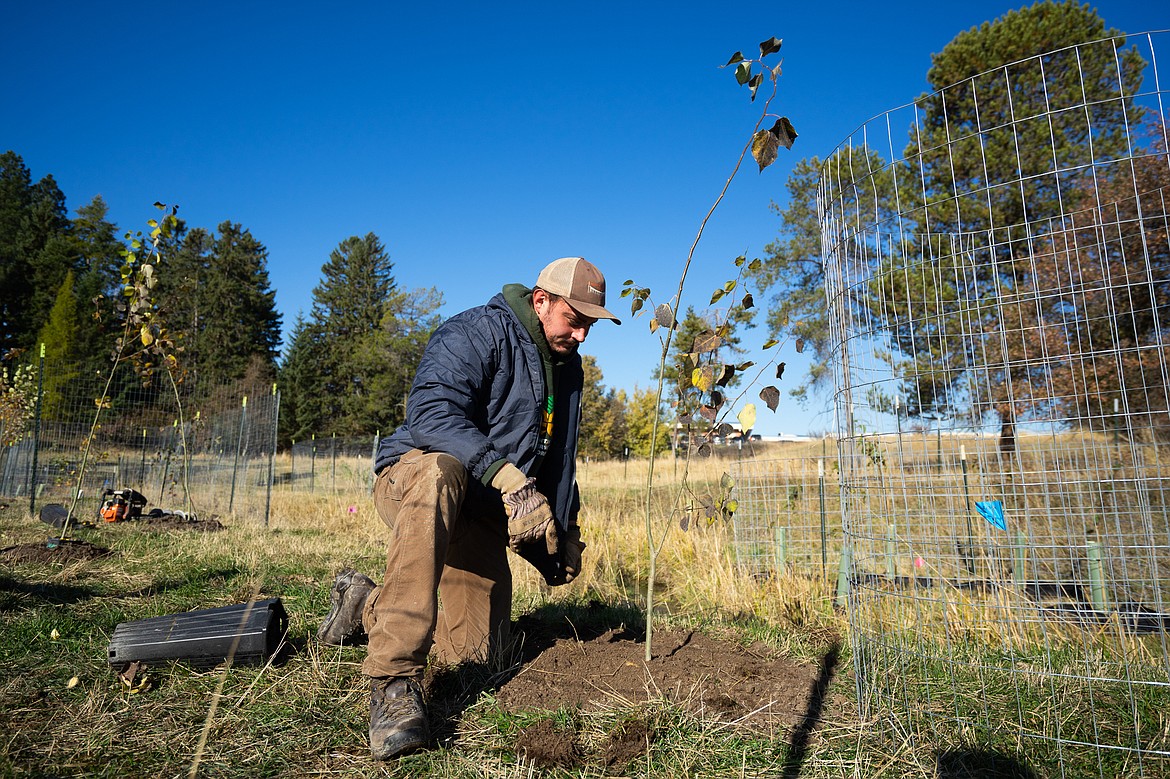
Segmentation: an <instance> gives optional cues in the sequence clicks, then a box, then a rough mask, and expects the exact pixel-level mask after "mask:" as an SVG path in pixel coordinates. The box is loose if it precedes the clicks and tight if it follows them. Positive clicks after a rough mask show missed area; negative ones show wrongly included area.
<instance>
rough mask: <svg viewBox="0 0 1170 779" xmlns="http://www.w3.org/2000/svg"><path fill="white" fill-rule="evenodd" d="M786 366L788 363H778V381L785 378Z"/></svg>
mask: <svg viewBox="0 0 1170 779" xmlns="http://www.w3.org/2000/svg"><path fill="white" fill-rule="evenodd" d="M786 365H787V363H783V362H778V363H776V378H777V379H783V378H784V367H785V366H786Z"/></svg>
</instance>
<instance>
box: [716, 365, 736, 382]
mask: <svg viewBox="0 0 1170 779" xmlns="http://www.w3.org/2000/svg"><path fill="white" fill-rule="evenodd" d="M734 377H735V366H734V365H723V366H721V370H720V371H719V378H717V379H716V380H715V384H716V386H719V387H726V386H727V384H728V382H730V381H731V380H732V378H734Z"/></svg>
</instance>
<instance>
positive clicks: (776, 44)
mask: <svg viewBox="0 0 1170 779" xmlns="http://www.w3.org/2000/svg"><path fill="white" fill-rule="evenodd" d="M783 43H784V41H782V40H780V39H779V38H777V37H775V36H773V37H771V38H769V39H768V40H766V41H761V42H760V56H761V57H767V56H768V55H769V54H775V53H776V52H778V51H780V46H781V45H783Z"/></svg>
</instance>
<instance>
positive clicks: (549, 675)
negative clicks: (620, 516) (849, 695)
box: [496, 629, 822, 741]
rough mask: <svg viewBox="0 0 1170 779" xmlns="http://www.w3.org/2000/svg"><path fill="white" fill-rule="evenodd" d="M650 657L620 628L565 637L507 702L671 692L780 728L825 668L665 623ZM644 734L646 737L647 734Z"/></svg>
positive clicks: (706, 715) (606, 700)
mask: <svg viewBox="0 0 1170 779" xmlns="http://www.w3.org/2000/svg"><path fill="white" fill-rule="evenodd" d="M654 645H655V648H656V650H657V651H656V652H655V654H654V657H653V658H652V659H651V660H650V662H648V663H647V662H645V651H646V650H645V644H644V643H643V642H642V641H641V640H640V637H639V636H637V635H634V634H631V633H630V632H628V631H624V630H620V629H612V630H608V631H606V632H605V633H603V634H602V635H600V636H598V637H597V638H594V639H591V640H588V641H580V640H577V639H576V638H560V639H557V640H556V642H555V643H554V644H553V645H552V646H550V647H549V648H548V649H546V650H544V651H543V652H541V653H540V654H539V655H538V656H537V657H536V658H535V659H534V660H533V661H532V662H531V663H529V664H528V665H527V666H525V667H524V668H523V670H521V671H520V672H519V673H518V674H517V675H516V676H515V677H514V678H512V679H510V680H509V681H508V682H507V683H506V684H504V685H503V686H502V687H501V688H500V689H499V691H498V692H497V695H496V699H497V700H498V701H499V703H500V705H501V706H503V707H504V708H505V709H509V710H513V711H521V710H527V711H532V710H553V709H556V708H557V707H560V706H570V707H579V708H582V709H590V708H596V709H605V708H612V707H613V705H614V703H615V702H616V703H624V704H634V705H637V704H641V703H645V702H647V701H651V700H663V699H665V700H668V701H671V702H672V703H675V704H678V705H680V706H682V707H684V708H686V709H687V710H688V711H690V712H692V713H693V714H695V715H697V716H699V717H701V718H703V719H705V720H712V721H718V722H735V723H736V724H737V726H740V727H746V728H751V729H752V730H756V731H759V732H765V733H772V732H775V731H776V730H777V729H780V728H789V727H793V726H795V725H797V724H799V723H800V722H802V721H803V720H804V719H805V718H806V716H807V714H808V708H809V702H810V700H811V699H812V698H813V697H814V695H815V693H816V690H817V685H818V680H819V679H820V678H821V676H822V669H821V668H820V667H818V666H816V665H813V664H809V663H802V662H798V661H796V660H792V659H791V658H788V657H783V656H780V655H777V654H776V653H774V652H772V651H770V650H767V649H758V648H757V649H745V648H743V647H741V646H739V645H737V644H734V643H729V642H727V641H721V640H719V639H716V638H712V637H710V636H707V635H704V634H703V633H698V632H695V631H660V632H657V633H656V634H655V637H654ZM642 740H643V741H644V739H642Z"/></svg>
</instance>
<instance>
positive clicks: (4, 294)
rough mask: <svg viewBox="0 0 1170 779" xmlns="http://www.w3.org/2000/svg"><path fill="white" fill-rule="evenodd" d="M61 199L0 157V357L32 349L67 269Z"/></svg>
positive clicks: (16, 159)
mask: <svg viewBox="0 0 1170 779" xmlns="http://www.w3.org/2000/svg"><path fill="white" fill-rule="evenodd" d="M68 234H69V219H68V216H67V213H66V210H65V195H64V194H63V193H62V192H61V190H60V189H59V188H58V186H57V183H56V182H55V181H54V180H53V177H52V176H45V177H44V178H42V179H41V180H40V181H38V182H36V183H35V184H34V183H33V182H32V176H31V174H30V173H29V170H28V168H27V167H25V164H24V160H22V159H21V158H20V156H19V155H17V154H16V153H15V152H12V151H8V152H5V153H4V154H0V356H3V355H6V354H9V353H10V352H12V350H27V349H30V348H32V347H33V345H34V343H35V341H36V336H37V333H38V331H39V330H40V328H41V325H42V324H44V322H45V320H46V319H47V318H48V316H49V311H50V310H51V309H52V305H53V301H54V298H55V296H56V293H57V291H58V290H59V289H60V287H61V283H62V281H64V279H65V274H66V273H67V272H68V271H69V269H70V267H72V265H71V261H70V256H69V251H68V244H67V236H68Z"/></svg>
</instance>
